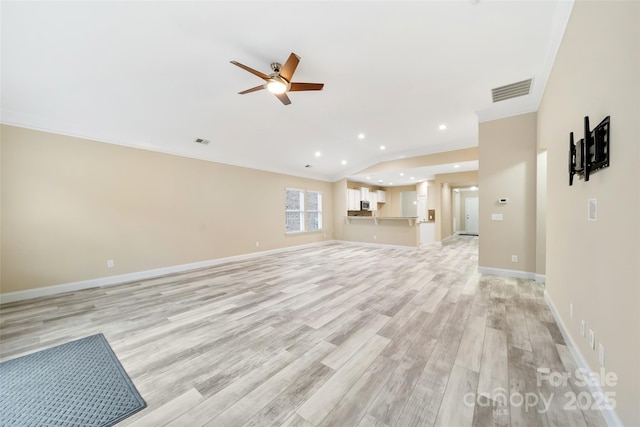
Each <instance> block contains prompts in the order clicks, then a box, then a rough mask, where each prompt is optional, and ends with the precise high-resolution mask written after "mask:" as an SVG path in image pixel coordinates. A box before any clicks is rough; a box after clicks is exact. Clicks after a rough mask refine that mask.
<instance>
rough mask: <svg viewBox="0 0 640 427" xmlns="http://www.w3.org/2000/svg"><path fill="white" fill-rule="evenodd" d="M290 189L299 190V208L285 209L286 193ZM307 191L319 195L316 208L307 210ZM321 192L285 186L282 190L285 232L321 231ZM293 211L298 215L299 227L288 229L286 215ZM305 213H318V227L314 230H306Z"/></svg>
mask: <svg viewBox="0 0 640 427" xmlns="http://www.w3.org/2000/svg"><path fill="white" fill-rule="evenodd" d="M290 191H296V192H299V193H300V194H301V197H300V198H301V200H300V204H301V206H300V207H301V209H300V210H298V209H287V193H288V192H290ZM309 193H314V194H318V195H319V196H320V204H319V206H318V209H317V210H307V197H308V195H309ZM322 196H323V193H322V191H317V190H304V189H301V188H291V187H287V188H285V191H284V197H285V202H284V204H285V214H284V230H285V234H300V233H317V232H320V231H323V228H322V227H323V221H322V210H323V209H322V205H323V197H322ZM293 212H297V213H298V214H299V215H300V229H299V230H291V231H290V230H288V229H287V216H288V214H290V213H293ZM307 213H317V214H318V228H317V229H314V230H308V229H307V225H308V224H307Z"/></svg>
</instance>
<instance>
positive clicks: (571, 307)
mask: <svg viewBox="0 0 640 427" xmlns="http://www.w3.org/2000/svg"><path fill="white" fill-rule="evenodd" d="M569 316H571V318H572V319H573V303H569Z"/></svg>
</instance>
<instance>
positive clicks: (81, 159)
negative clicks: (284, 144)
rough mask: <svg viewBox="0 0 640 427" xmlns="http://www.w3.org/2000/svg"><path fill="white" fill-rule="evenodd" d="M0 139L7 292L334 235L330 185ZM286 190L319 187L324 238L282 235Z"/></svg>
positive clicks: (19, 133) (81, 146)
mask: <svg viewBox="0 0 640 427" xmlns="http://www.w3.org/2000/svg"><path fill="white" fill-rule="evenodd" d="M1 132H2V134H1V136H2V140H1V141H2V142H1V144H2V146H1V150H2V181H1V182H2V230H3V234H2V242H1V243H2V250H1V252H2V260H3V262H4V265H3V267H4V268H3V269H2V273H1V274H2V282H1V290H2V293H6V292H12V291H21V290H27V289H33V288H39V287H44V286H49V285H57V284H64V283H71V282H75V281H81V280H88V279H94V278H100V277H106V276H113V275H118V274H125V273H132V272H140V271H145V270H150V269H156V268H162V267H169V266H176V265H182V264H187V263H193V262H198V261H205V260H211V259H216V258H221V257H227V256H232V255H239V254H247V253H251V252H256V251H263V250H269V249H277V248H283V247H288V246H293V245H300V244H307V243H314V242H319V241H322V240H325V239H331V238H332V232H333V215H332V212H333V189H332V184H331V183H326V182H322V181H316V180H309V179H303V178H297V177H292V176H286V175H279V174H275V173H268V172H262V171H257V170H253V169H246V168H240V167H235V166H228V165H222V164H216V163H212V162H207V161H201V160H195V159H189V158H184V157H177V156H171V155H166V154H161V153H156V152H151V151H145V150H138V149H133V148H126V147H122V146H117V145H111V144H105V143H99V142H94V141H89V140H81V139H78V138H72V137H67V136H61V135H54V134H50V133H44V132H37V131H33V130H27V129H21V128H17V127H11V126H2V128H1ZM230 184H232V185H230ZM286 187H295V188H303V189H309V190H318V191H322V192H323V195H324V197H323V205H324V206H323V209H324V212H325V215H324V228H325V230H324V233H322V232H319V233H308V234H307V233H305V234H299V235H289V236H286V235H285V232H284V190H285V188H286ZM256 242H259V243H260V247H256ZM109 259H113V260H114V262H115V267H114V268H109V269H108V268H107V266H106V261H107V260H109Z"/></svg>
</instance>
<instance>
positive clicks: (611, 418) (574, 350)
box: [544, 290, 624, 427]
mask: <svg viewBox="0 0 640 427" xmlns="http://www.w3.org/2000/svg"><path fill="white" fill-rule="evenodd" d="M544 301H545V302H546V303H547V306H549V310H551V313H552V314H553V318H554V319H555V320H556V323H557V324H558V328H559V329H560V333H562V337H563V338H564V341H565V342H566V343H567V347H568V348H569V351H570V352H571V355H572V356H573V359H574V360H575V361H576V363H577V364H578V367H579V368H581V369H584V370H586V371H587V372H594V371H593V370H591V368H590V367H589V364H588V363H587V360H586V359H585V358H584V356H583V355H582V353H581V352H580V350H579V349H578V346H577V345H576V344H575V342H574V341H573V339H571V335H570V334H569V333H568V332H567V328H566V327H565V325H564V322H563V321H562V318H561V317H560V314H559V312H558V310H557V309H556V306H555V304H553V301H552V300H551V297H550V296H549V294H548V293H547V291H546V290H545V291H544ZM588 385H589V388H590V389H591V393H592V394H594V395H596V396H604V392H603V390H602V388H601V387H600V386H599V385H598V384H592V383H589V384H588ZM600 413H601V414H602V417H603V418H604V420H605V421H606V422H607V425H608V426H610V427H618V426H620V427H624V424H622V420H621V419H620V417H619V416H618V413H617V412H616V411H615V409H612V410H602V411H600Z"/></svg>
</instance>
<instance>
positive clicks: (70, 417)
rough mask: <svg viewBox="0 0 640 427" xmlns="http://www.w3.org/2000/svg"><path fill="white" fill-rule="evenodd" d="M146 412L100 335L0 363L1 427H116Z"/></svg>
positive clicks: (142, 401) (128, 379)
mask: <svg viewBox="0 0 640 427" xmlns="http://www.w3.org/2000/svg"><path fill="white" fill-rule="evenodd" d="M146 406H147V404H146V403H145V402H144V400H142V397H140V394H139V393H138V390H136V388H135V386H134V385H133V383H132V382H131V379H130V378H129V376H128V375H127V373H126V372H125V370H124V369H123V368H122V365H121V364H120V362H119V361H118V358H117V357H116V355H115V354H114V353H113V350H111V347H110V346H109V343H108V342H107V340H106V339H105V337H104V335H102V334H97V335H92V336H90V337H87V338H83V339H80V340H77V341H72V342H69V343H66V344H62V345H59V346H57V347H53V348H50V349H47V350H42V351H39V352H36V353H32V354H29V355H26V356H22V357H18V358H16V359H13V360H7V361H6V362H2V363H0V426H12V427H13V426H83V427H90V426H91V427H93V426H101V427H102V426H112V425H114V424H116V423H117V422H119V421H122V420H123V419H125V418H127V417H129V416H131V415H132V414H134V413H136V412H138V411H140V410H141V409H143V408H145V407H146Z"/></svg>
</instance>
